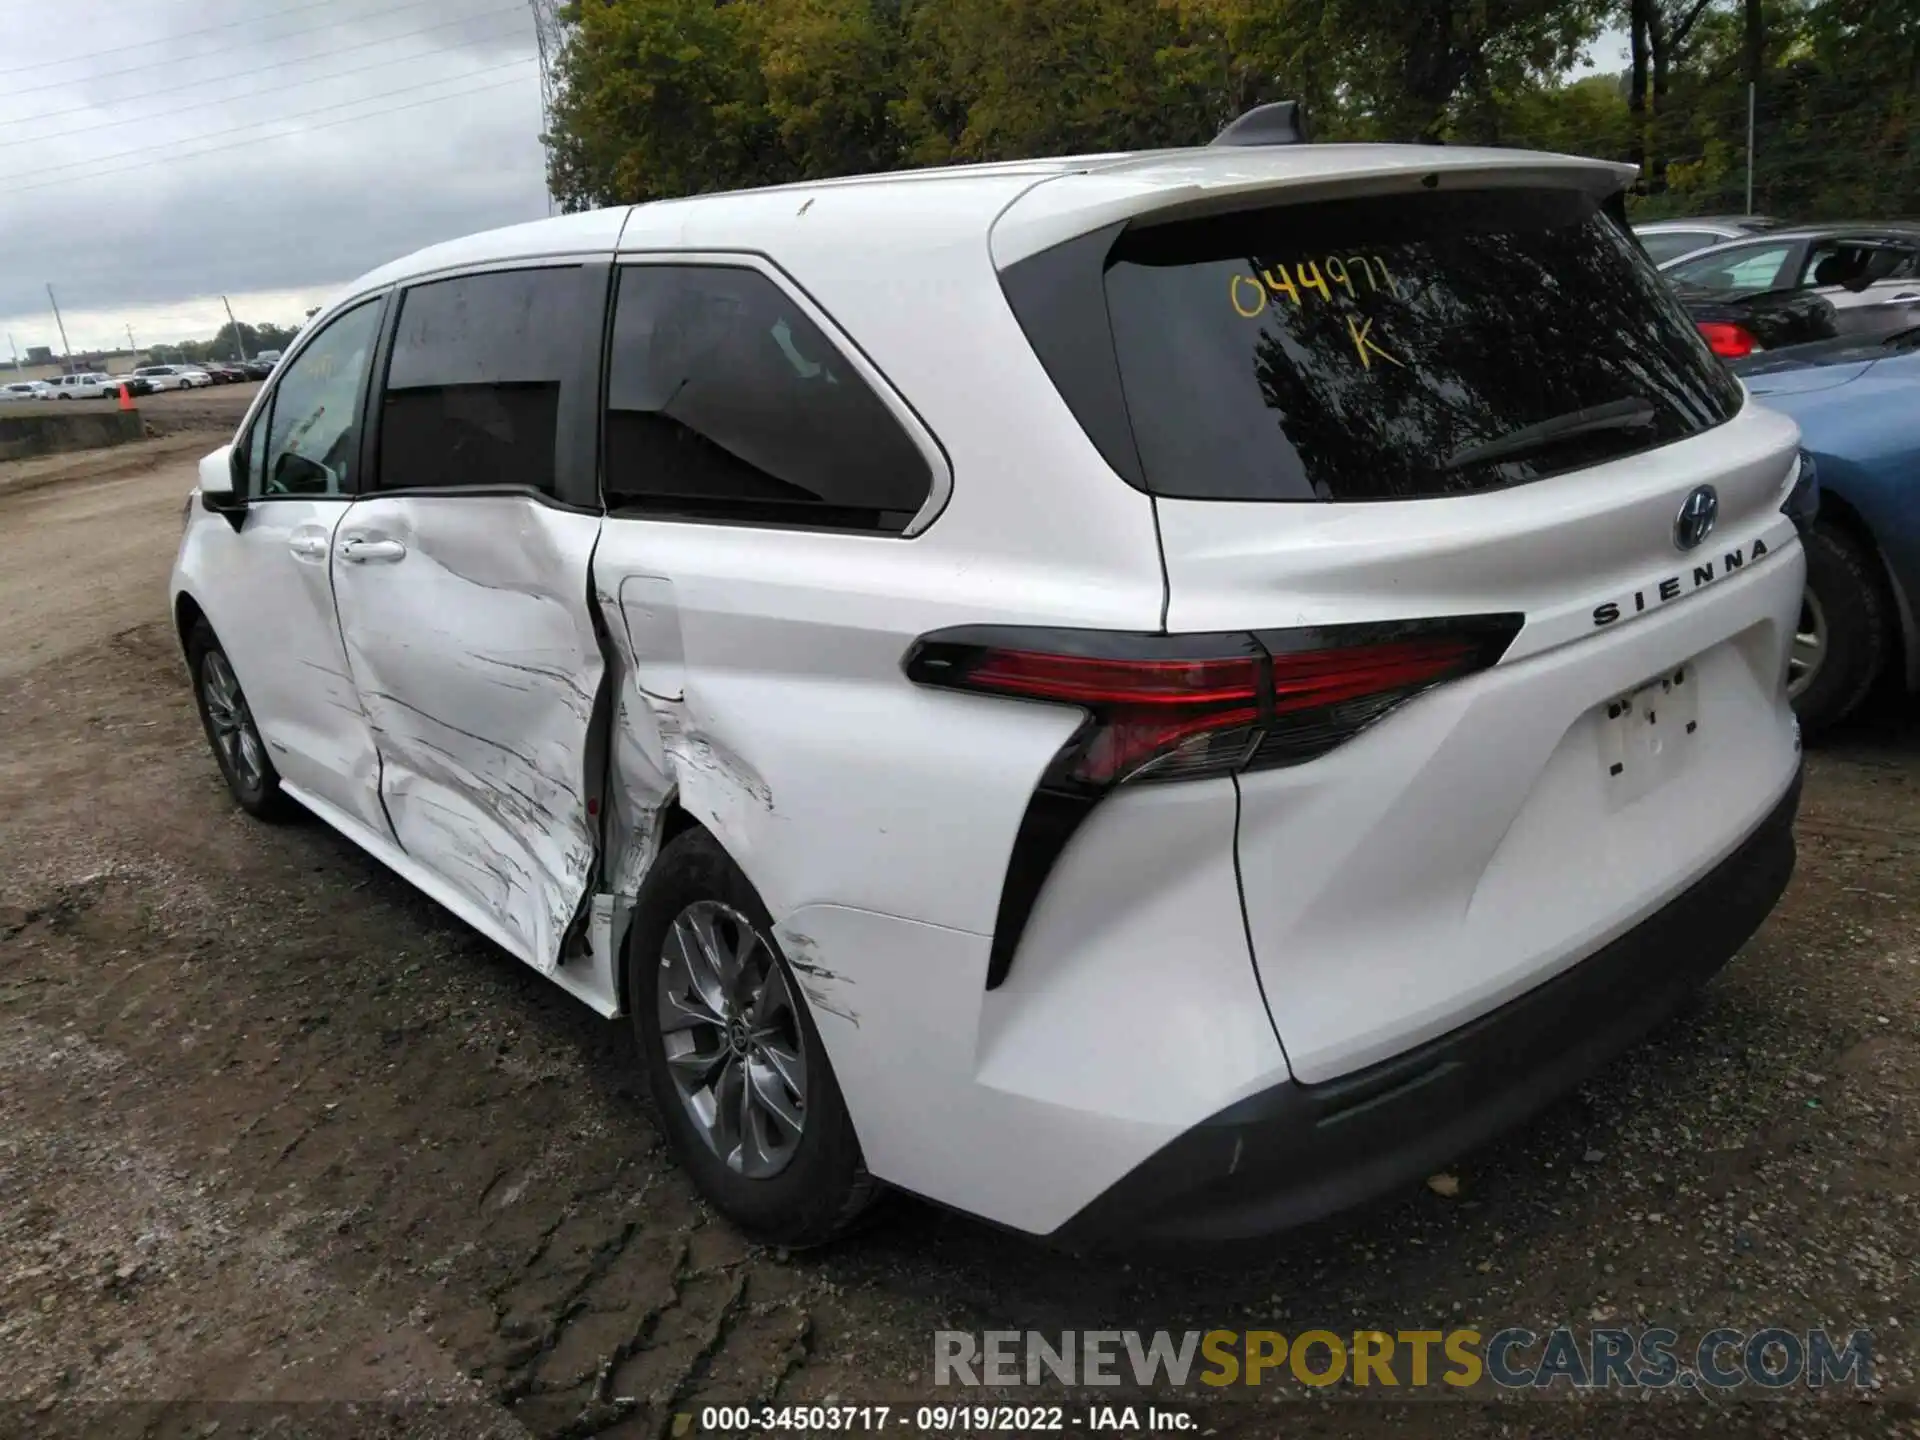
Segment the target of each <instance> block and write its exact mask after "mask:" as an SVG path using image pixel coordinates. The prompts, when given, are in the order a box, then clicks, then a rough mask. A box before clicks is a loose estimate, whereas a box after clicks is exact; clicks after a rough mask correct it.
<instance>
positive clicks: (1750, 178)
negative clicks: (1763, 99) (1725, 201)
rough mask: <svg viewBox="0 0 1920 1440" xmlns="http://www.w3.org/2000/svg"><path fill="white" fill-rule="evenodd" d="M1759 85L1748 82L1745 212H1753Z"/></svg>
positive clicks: (1749, 213)
mask: <svg viewBox="0 0 1920 1440" xmlns="http://www.w3.org/2000/svg"><path fill="white" fill-rule="evenodd" d="M1758 91H1759V86H1757V85H1755V84H1754V83H1753V81H1751V80H1749V81H1748V82H1747V208H1746V211H1745V213H1746V214H1748V215H1751V214H1753V110H1754V96H1755V95H1756V94H1757V93H1758Z"/></svg>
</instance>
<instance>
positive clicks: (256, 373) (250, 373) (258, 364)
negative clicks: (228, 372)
mask: <svg viewBox="0 0 1920 1440" xmlns="http://www.w3.org/2000/svg"><path fill="white" fill-rule="evenodd" d="M240 370H241V372H242V373H243V374H244V375H245V376H246V377H247V379H249V380H264V379H266V378H267V377H268V376H269V375H271V374H273V362H272V361H271V360H245V361H242V362H241V364H240Z"/></svg>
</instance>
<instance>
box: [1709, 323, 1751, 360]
mask: <svg viewBox="0 0 1920 1440" xmlns="http://www.w3.org/2000/svg"><path fill="white" fill-rule="evenodd" d="M1699 328H1700V333H1701V334H1702V335H1704V336H1705V337H1706V340H1707V348H1708V349H1709V350H1711V351H1713V353H1714V354H1716V355H1718V356H1719V357H1720V358H1721V359H1722V360H1738V359H1740V358H1741V357H1742V356H1743V355H1751V354H1753V352H1754V351H1756V350H1758V349H1759V348H1760V342H1759V341H1758V340H1756V339H1754V338H1753V332H1752V331H1751V330H1749V329H1747V327H1746V326H1744V325H1735V324H1734V323H1733V322H1732V321H1730V320H1702V321H1700V322H1699Z"/></svg>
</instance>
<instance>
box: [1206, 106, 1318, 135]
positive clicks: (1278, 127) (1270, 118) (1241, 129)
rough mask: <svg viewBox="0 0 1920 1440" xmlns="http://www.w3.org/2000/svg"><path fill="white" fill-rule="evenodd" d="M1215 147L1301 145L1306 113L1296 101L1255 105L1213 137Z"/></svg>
mask: <svg viewBox="0 0 1920 1440" xmlns="http://www.w3.org/2000/svg"><path fill="white" fill-rule="evenodd" d="M1211 143H1213V144H1215V145H1304V144H1306V143H1307V112H1306V111H1305V110H1303V109H1301V108H1300V102H1299V101H1298V100H1275V101H1274V102H1273V103H1272V104H1270V105H1256V106H1254V107H1253V109H1251V110H1249V111H1247V113H1246V114H1244V115H1242V116H1241V117H1240V118H1239V119H1238V120H1235V121H1234V122H1233V123H1232V124H1230V125H1228V126H1227V128H1226V129H1224V130H1222V131H1221V132H1220V133H1219V134H1218V135H1216V136H1214V137H1213V140H1212V142H1211Z"/></svg>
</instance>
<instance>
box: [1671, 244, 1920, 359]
mask: <svg viewBox="0 0 1920 1440" xmlns="http://www.w3.org/2000/svg"><path fill="white" fill-rule="evenodd" d="M1660 271H1661V273H1662V274H1663V275H1665V276H1666V277H1667V279H1668V280H1669V281H1670V282H1672V284H1673V287H1674V289H1675V291H1676V292H1677V293H1678V294H1679V296H1680V298H1681V300H1682V301H1684V302H1685V303H1686V305H1687V308H1688V309H1689V310H1691V311H1692V312H1693V316H1694V319H1695V321H1696V322H1699V323H1701V324H1702V325H1703V327H1704V326H1705V325H1708V324H1713V325H1720V326H1739V327H1741V330H1743V331H1744V336H1743V335H1742V334H1741V333H1739V332H1738V331H1734V330H1719V331H1713V330H1709V331H1707V335H1708V338H1709V340H1713V339H1714V337H1715V336H1716V334H1717V335H1718V336H1719V340H1718V341H1717V342H1716V344H1715V348H1716V350H1718V351H1719V353H1721V354H1722V355H1725V356H1726V357H1727V358H1729V359H1734V358H1737V357H1739V356H1741V355H1744V354H1747V353H1749V352H1750V351H1751V350H1753V349H1754V348H1756V346H1759V347H1764V348H1766V349H1774V348H1776V347H1777V346H1781V345H1797V344H1804V343H1807V342H1809V341H1814V340H1826V339H1831V338H1832V337H1833V336H1835V335H1850V334H1859V335H1871V334H1884V333H1886V332H1888V331H1890V330H1898V329H1903V328H1905V327H1906V326H1908V325H1912V324H1914V323H1916V322H1920V225H1916V224H1914V223H1913V222H1910V221H1902V220H1879V221H1864V222H1860V223H1856V224H1832V225H1801V226H1794V227H1791V228H1782V229H1777V230H1769V231H1767V232H1765V233H1763V234H1758V235H1750V236H1748V237H1746V238H1744V239H1740V240H1731V241H1728V242H1726V243H1724V244H1720V245H1713V246H1709V247H1708V248H1707V249H1705V250H1700V251H1697V252H1696V253H1694V254H1691V255H1687V256H1684V257H1682V258H1680V259H1677V260H1672V261H1669V262H1667V263H1666V264H1664V265H1662V266H1661V267H1660ZM1798 296H1809V297H1814V298H1817V299H1821V300H1825V301H1826V302H1827V306H1826V308H1824V309H1823V308H1822V307H1821V306H1819V305H1804V304H1800V303H1796V301H1795V299H1794V298H1793V297H1798ZM1709 302H1711V303H1713V304H1715V305H1733V306H1736V307H1738V308H1737V309H1736V310H1734V311H1732V312H1724V311H1714V312H1712V313H1708V312H1707V311H1705V310H1704V309H1703V308H1702V307H1704V306H1706V305H1707V304H1708V303H1709ZM1723 347H1724V348H1723Z"/></svg>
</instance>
